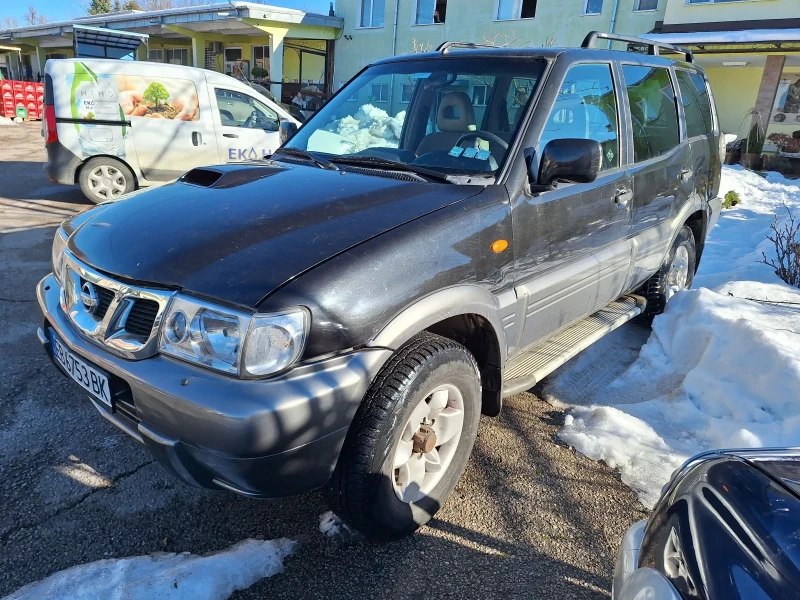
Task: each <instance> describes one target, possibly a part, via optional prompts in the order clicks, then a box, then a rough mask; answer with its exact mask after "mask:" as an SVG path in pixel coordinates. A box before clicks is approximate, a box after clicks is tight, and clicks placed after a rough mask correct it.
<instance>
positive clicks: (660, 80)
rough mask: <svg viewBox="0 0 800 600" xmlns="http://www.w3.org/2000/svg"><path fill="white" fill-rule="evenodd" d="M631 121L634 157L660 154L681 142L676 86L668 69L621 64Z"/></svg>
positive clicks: (637, 160) (643, 157) (650, 156)
mask: <svg viewBox="0 0 800 600" xmlns="http://www.w3.org/2000/svg"><path fill="white" fill-rule="evenodd" d="M622 73H623V76H624V78H625V86H626V91H627V94H628V103H629V105H630V112H631V121H632V125H633V151H634V160H635V161H636V162H641V161H644V160H648V159H650V158H653V157H656V156H661V155H662V154H665V153H667V152H669V151H670V150H672V149H673V148H674V147H675V146H677V145H678V144H679V143H680V132H679V130H678V112H677V106H676V105H675V90H674V89H673V87H672V80H671V79H670V76H669V70H668V69H664V68H661V67H641V66H637V65H622Z"/></svg>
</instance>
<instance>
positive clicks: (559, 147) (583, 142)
mask: <svg viewBox="0 0 800 600" xmlns="http://www.w3.org/2000/svg"><path fill="white" fill-rule="evenodd" d="M602 164H603V147H602V146H601V145H600V142H596V141H594V140H587V139H583V138H565V139H559V140H552V141H550V142H548V144H547V145H546V146H545V147H544V150H543V151H542V165H541V167H540V168H539V185H540V186H546V187H550V186H552V185H553V183H554V182H555V181H556V180H559V179H560V180H561V181H568V182H570V183H591V182H592V181H594V180H595V179H597V174H598V173H599V172H600V167H601V166H602Z"/></svg>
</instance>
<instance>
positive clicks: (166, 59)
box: [163, 48, 190, 67]
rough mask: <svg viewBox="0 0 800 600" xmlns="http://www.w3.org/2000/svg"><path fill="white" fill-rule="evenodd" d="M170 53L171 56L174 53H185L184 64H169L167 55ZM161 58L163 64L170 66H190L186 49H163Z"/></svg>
mask: <svg viewBox="0 0 800 600" xmlns="http://www.w3.org/2000/svg"><path fill="white" fill-rule="evenodd" d="M170 52H172V53H173V56H174V53H175V52H178V53H181V54H182V53H184V52H185V53H186V62H185V63H184V62H180V63H171V62H169V58H168V55H169V53H170ZM163 56H164V58H163V61H164V63H165V64H171V65H174V64H180V65H183V66H185V67H188V66H190V65H189V49H188V48H164V54H163Z"/></svg>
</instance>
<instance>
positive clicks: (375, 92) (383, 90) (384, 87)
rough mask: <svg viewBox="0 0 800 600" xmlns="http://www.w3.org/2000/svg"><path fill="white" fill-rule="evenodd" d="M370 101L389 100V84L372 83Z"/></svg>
mask: <svg viewBox="0 0 800 600" xmlns="http://www.w3.org/2000/svg"><path fill="white" fill-rule="evenodd" d="M370 101H371V102H388V101H389V84H388V83H373V84H372V93H371V94H370Z"/></svg>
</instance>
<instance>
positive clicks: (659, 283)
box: [640, 225, 697, 321]
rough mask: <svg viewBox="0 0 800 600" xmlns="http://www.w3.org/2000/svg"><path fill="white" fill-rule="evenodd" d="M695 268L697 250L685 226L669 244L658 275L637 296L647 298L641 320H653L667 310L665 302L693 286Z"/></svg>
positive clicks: (689, 231) (688, 229)
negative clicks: (670, 244) (668, 249)
mask: <svg viewBox="0 0 800 600" xmlns="http://www.w3.org/2000/svg"><path fill="white" fill-rule="evenodd" d="M696 265H697V249H696V246H695V240H694V233H692V230H691V228H690V227H689V226H687V225H684V226H683V227H681V230H680V231H679V232H678V235H677V237H676V238H675V241H674V242H673V243H672V248H670V251H669V253H668V254H667V257H666V259H665V260H664V264H662V265H661V268H660V269H659V270H658V272H657V273H656V274H655V275H653V276H652V277H651V278H650V279H648V280H647V283H645V284H644V286H642V289H641V290H640V293H641V294H642V295H643V296H644V297H645V298H647V309H646V310H645V313H644V318H645V320H647V321H652V320H653V317H655V316H656V315H660V314H661V313H662V312H664V309H665V308H666V307H667V302H668V301H669V299H670V298H672V296H674V295H675V294H677V293H678V292H680V291H683V290H688V289H689V288H690V287H692V281H693V280H694V272H695V268H696Z"/></svg>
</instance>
